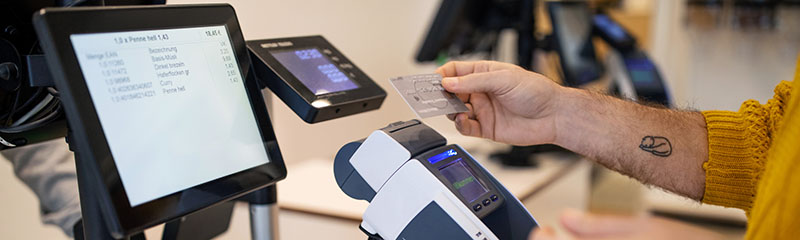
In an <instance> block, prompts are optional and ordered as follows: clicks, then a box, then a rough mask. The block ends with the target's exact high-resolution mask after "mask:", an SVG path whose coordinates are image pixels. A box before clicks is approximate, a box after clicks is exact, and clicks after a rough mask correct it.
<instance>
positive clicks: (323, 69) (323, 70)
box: [270, 48, 358, 95]
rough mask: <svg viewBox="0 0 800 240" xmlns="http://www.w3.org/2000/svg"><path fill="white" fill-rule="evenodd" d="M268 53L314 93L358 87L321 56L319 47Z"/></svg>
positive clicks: (320, 93)
mask: <svg viewBox="0 0 800 240" xmlns="http://www.w3.org/2000/svg"><path fill="white" fill-rule="evenodd" d="M270 53H271V54H272V56H274V57H275V59H277V60H278V61H279V62H280V63H281V64H283V66H284V67H286V69H288V70H289V72H291V73H292V74H293V75H294V76H295V77H296V78H297V79H298V80H300V82H302V83H303V85H305V86H306V87H307V88H308V90H311V92H313V93H314V94H315V95H322V94H326V93H332V92H340V91H347V90H352V89H356V88H358V85H357V84H356V83H355V82H353V80H352V79H350V78H349V77H347V75H346V74H345V73H344V72H342V71H341V70H340V69H339V68H338V67H336V65H334V64H333V63H332V62H331V61H330V60H328V58H327V57H325V56H323V55H322V53H320V52H319V49H316V48H309V49H295V50H283V51H274V52H270Z"/></svg>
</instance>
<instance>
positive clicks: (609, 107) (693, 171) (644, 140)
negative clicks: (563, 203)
mask: <svg viewBox="0 0 800 240" xmlns="http://www.w3.org/2000/svg"><path fill="white" fill-rule="evenodd" d="M558 98H559V101H558V103H557V106H556V109H558V110H557V111H558V113H557V116H556V118H555V125H556V132H557V134H556V140H555V143H556V144H558V145H560V146H562V147H565V148H567V149H569V150H572V151H574V152H576V153H579V154H581V155H584V156H586V157H588V158H591V159H594V160H596V161H597V162H598V163H600V164H602V165H604V166H606V167H608V168H610V169H613V170H616V171H618V172H621V173H623V174H625V175H628V176H631V177H633V178H636V179H638V180H640V181H642V182H645V183H648V184H652V185H656V186H659V187H661V188H664V189H667V190H669V191H672V192H675V193H678V194H681V195H685V196H687V197H690V198H693V199H696V200H700V199H701V198H702V197H703V191H704V188H705V171H704V170H703V167H702V166H703V163H704V162H705V161H706V160H707V159H708V138H707V132H706V127H705V119H704V118H703V115H702V114H700V113H698V112H682V111H674V110H669V109H662V108H654V107H647V106H644V105H640V104H636V103H632V102H629V101H624V100H620V99H617V98H614V97H610V96H605V95H601V94H595V93H590V92H588V91H585V90H579V89H563V91H561V93H560V94H559V97H558Z"/></svg>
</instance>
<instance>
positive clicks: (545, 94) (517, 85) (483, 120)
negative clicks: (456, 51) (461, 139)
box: [436, 61, 562, 145]
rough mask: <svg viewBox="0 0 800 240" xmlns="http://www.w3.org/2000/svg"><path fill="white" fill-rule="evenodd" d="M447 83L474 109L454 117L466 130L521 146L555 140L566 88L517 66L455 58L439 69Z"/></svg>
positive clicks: (443, 81) (468, 133) (449, 87)
mask: <svg viewBox="0 0 800 240" xmlns="http://www.w3.org/2000/svg"><path fill="white" fill-rule="evenodd" d="M436 72H437V73H439V74H441V75H442V76H443V77H444V79H443V80H442V86H443V87H444V88H445V89H447V91H449V92H453V93H456V95H457V96H458V97H459V98H460V99H461V100H462V101H464V103H466V105H467V108H469V109H470V111H469V112H466V113H459V114H456V115H450V116H448V117H450V119H451V120H454V121H455V122H456V128H457V129H458V131H459V132H461V134H464V135H467V136H474V137H483V138H488V139H492V140H495V141H499V142H505V143H510V144H515V145H534V144H543V143H553V142H554V141H555V137H556V132H555V129H556V128H555V114H554V113H555V109H556V108H555V106H554V105H555V104H556V103H557V102H558V101H557V100H556V98H558V92H559V91H560V89H561V88H562V87H560V86H558V85H557V84H555V83H554V82H553V81H551V80H550V79H548V78H546V77H544V76H542V75H539V74H537V73H534V72H529V71H526V70H524V69H522V68H520V67H518V66H516V65H512V64H508V63H500V62H490V61H480V62H449V63H447V64H445V65H444V66H442V67H440V68H439V69H437V70H436Z"/></svg>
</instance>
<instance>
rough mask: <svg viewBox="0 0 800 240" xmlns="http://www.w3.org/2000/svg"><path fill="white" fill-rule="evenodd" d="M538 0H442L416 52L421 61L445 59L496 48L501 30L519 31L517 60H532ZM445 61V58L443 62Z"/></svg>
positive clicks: (526, 64)
mask: <svg viewBox="0 0 800 240" xmlns="http://www.w3.org/2000/svg"><path fill="white" fill-rule="evenodd" d="M535 2H536V1H535V0H442V1H441V4H440V5H439V10H438V11H437V13H436V16H435V17H434V19H433V21H432V22H431V25H430V28H429V29H428V34H427V35H426V36H425V40H424V41H423V42H422V45H421V46H420V49H419V52H417V56H416V60H417V61H418V62H428V61H434V60H446V59H447V58H452V57H457V56H460V55H464V54H470V53H480V52H487V53H490V54H491V53H493V52H494V51H495V49H496V48H497V43H498V35H499V33H500V32H501V31H502V30H505V29H513V30H515V31H516V33H517V64H518V65H520V66H521V67H523V68H525V69H530V68H531V65H532V61H533V50H534V48H535V47H536V41H535V39H534V30H535V29H534V28H535V24H534V17H533V16H534V7H535ZM440 64H444V62H440Z"/></svg>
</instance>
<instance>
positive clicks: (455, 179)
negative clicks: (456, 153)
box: [439, 158, 489, 202]
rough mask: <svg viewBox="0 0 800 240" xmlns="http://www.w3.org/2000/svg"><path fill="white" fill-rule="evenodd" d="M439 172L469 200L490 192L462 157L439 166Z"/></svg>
mask: <svg viewBox="0 0 800 240" xmlns="http://www.w3.org/2000/svg"><path fill="white" fill-rule="evenodd" d="M439 172H441V173H442V175H443V176H444V177H445V178H447V180H448V181H450V184H452V185H453V187H454V188H455V189H456V190H458V192H459V193H461V195H462V196H463V197H464V199H466V200H467V201H469V202H472V201H475V199H478V198H480V197H481V196H482V195H483V194H485V193H487V192H489V190H488V189H486V186H484V185H483V183H481V182H480V180H478V178H476V177H475V174H473V173H472V170H470V169H469V167H468V166H467V164H466V163H465V162H464V161H463V160H462V159H461V158H458V159H456V160H455V161H453V162H451V163H450V164H448V165H445V166H443V167H441V168H439Z"/></svg>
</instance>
